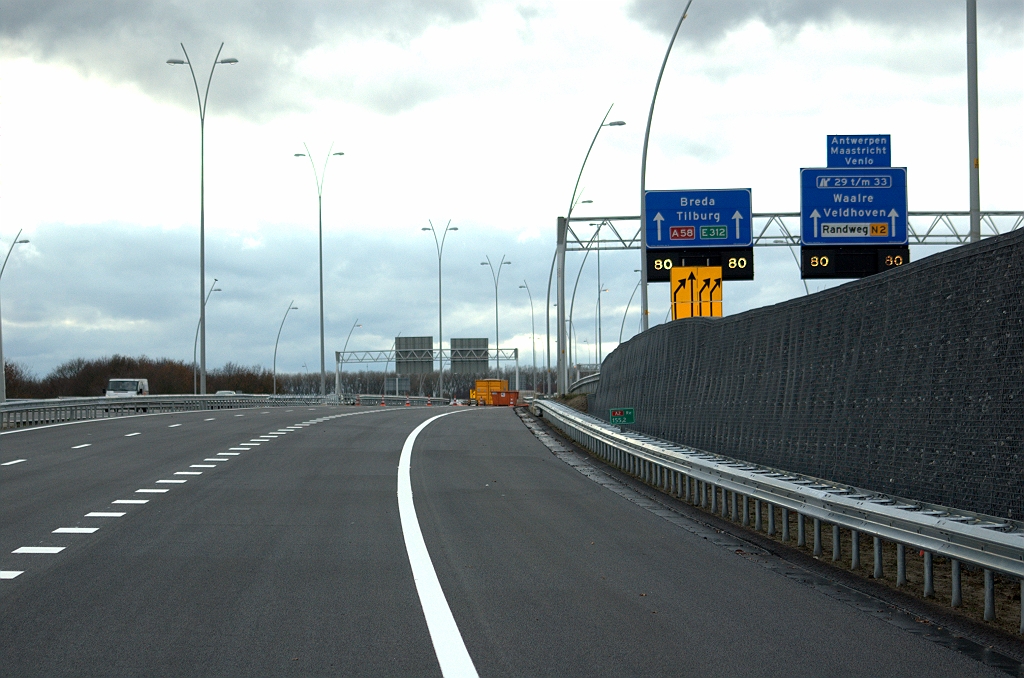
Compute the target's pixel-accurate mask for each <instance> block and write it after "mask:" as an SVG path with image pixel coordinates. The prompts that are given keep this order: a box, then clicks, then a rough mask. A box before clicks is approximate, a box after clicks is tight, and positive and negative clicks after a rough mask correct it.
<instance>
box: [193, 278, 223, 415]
mask: <svg viewBox="0 0 1024 678" xmlns="http://www.w3.org/2000/svg"><path fill="white" fill-rule="evenodd" d="M220 291H221V289H220V288H219V287H217V278H214V279H213V283H212V284H211V285H210V291H209V292H207V293H206V298H205V299H203V308H206V304H207V302H208V301H210V295H211V294H213V293H214V292H220ZM202 324H203V315H202V314H200V315H199V322H197V323H196V338H195V339H194V340H193V341H192V395H195V394H196V345H197V344H199V326H200V325H202Z"/></svg>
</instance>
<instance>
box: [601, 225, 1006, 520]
mask: <svg viewBox="0 0 1024 678" xmlns="http://www.w3.org/2000/svg"><path fill="white" fill-rule="evenodd" d="M1022 286H1024V231H1015V232H1013V233H1009V234H1006V235H1003V236H998V237H994V238H990V239H987V240H984V241H982V242H980V243H976V244H973V245H968V246H963V247H959V248H957V249H954V250H950V251H947V252H943V253H940V254H937V255H933V256H931V257H928V258H926V259H923V260H921V261H918V262H914V263H911V264H908V265H906V266H904V267H902V268H900V269H897V270H893V271H890V272H887V273H882V274H879V275H876V276H872V277H870V278H866V279H864V280H859V281H856V282H852V283H849V284H846V285H843V286H841V287H837V288H833V289H831V290H826V291H824V292H820V293H818V294H814V295H811V296H808V297H803V298H800V299H794V300H791V301H788V302H785V303H782V304H777V305H775V306H769V307H765V308H760V309H756V310H753V311H748V312H746V313H742V314H739V315H735V316H730V317H726V318H692V319H686V320H679V321H676V322H672V323H668V324H666V325H660V326H658V327H655V328H653V329H651V330H649V331H648V332H645V333H643V334H642V335H638V336H637V337H634V338H633V339H631V340H630V341H629V342H627V343H625V344H622V345H621V346H619V348H617V349H616V350H615V351H614V352H613V353H611V355H609V356H608V358H607V359H606V360H605V361H604V364H603V365H602V369H601V382H600V386H599V389H598V392H597V395H596V398H595V400H594V403H593V404H594V406H595V407H594V409H593V410H592V411H591V414H592V415H595V416H603V417H604V418H605V419H607V415H608V409H609V408H612V407H635V408H636V426H635V428H636V429H637V430H639V431H642V432H644V433H648V434H650V435H654V436H658V437H661V438H666V439H668V440H672V441H675V442H679V443H683V444H686V445H690V446H693V447H696V448H699V449H704V450H707V451H710V452H716V453H720V454H725V455H729V456H732V457H736V458H739V459H745V460H749V461H751V462H756V463H759V464H766V465H769V466H774V467H777V468H780V469H785V470H788V471H794V472H799V473H806V474H809V475H814V476H817V477H820V478H824V479H828V480H834V481H837V482H843V483H849V484H851V485H857V486H859V487H864V488H868V489H873V490H876V491H881V492H887V493H892V494H896V495H899V496H903V497H908V498H913V499H917V500H920V501H927V502H934V503H937V504H943V505H947V506H951V507H956V508H960V509H965V510H969V511H977V512H981V513H987V514H990V515H996V516H1004V517H1009V518H1014V519H1021V518H1022V517H1024V448H1022V441H1024V290H1022Z"/></svg>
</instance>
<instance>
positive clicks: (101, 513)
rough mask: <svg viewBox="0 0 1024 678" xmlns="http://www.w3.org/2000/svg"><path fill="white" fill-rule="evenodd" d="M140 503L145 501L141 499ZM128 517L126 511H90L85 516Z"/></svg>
mask: <svg viewBox="0 0 1024 678" xmlns="http://www.w3.org/2000/svg"><path fill="white" fill-rule="evenodd" d="M139 501H145V499H140V500H139ZM124 515H127V514H125V512H124V511H90V512H89V513H86V514H85V517H86V518H120V517H121V516H124Z"/></svg>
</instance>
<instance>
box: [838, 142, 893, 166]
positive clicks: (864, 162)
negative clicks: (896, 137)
mask: <svg viewBox="0 0 1024 678" xmlns="http://www.w3.org/2000/svg"><path fill="white" fill-rule="evenodd" d="M827 140H828V162H827V163H826V165H827V166H828V167H845V168H854V167H892V140H891V138H890V136H889V135H888V134H829V135H828V139H827Z"/></svg>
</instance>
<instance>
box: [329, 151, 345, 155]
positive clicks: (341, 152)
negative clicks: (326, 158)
mask: <svg viewBox="0 0 1024 678" xmlns="http://www.w3.org/2000/svg"><path fill="white" fill-rule="evenodd" d="M331 155H345V153H344V151H338V152H337V153H331Z"/></svg>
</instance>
